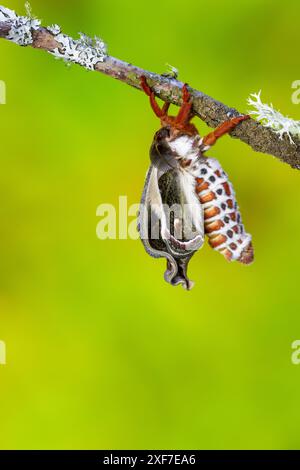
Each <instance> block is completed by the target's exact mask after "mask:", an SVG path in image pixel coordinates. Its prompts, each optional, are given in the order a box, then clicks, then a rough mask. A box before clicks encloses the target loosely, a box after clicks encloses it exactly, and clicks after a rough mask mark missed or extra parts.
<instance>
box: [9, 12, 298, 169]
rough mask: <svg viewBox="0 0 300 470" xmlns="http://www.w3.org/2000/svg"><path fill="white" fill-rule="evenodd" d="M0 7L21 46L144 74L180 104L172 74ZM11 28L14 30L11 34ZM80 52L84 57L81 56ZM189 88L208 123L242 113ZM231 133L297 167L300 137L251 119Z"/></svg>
mask: <svg viewBox="0 0 300 470" xmlns="http://www.w3.org/2000/svg"><path fill="white" fill-rule="evenodd" d="M3 10H4V13H3ZM1 11H2V16H0V19H1V18H2V21H0V38H4V39H8V40H10V41H12V42H15V43H17V44H19V45H22V46H23V45H26V46H27V45H29V46H31V47H34V48H36V49H43V50H45V51H48V52H50V53H51V54H53V55H55V56H57V57H61V58H63V59H65V60H67V61H70V62H74V63H77V64H79V65H82V66H84V67H86V68H89V69H90V70H95V71H97V72H101V73H104V74H105V75H109V76H111V77H113V78H116V79H117V80H120V81H122V82H124V83H127V84H128V85H130V86H133V87H135V88H137V89H139V90H141V85H140V77H141V76H142V75H144V76H146V78H147V81H148V82H149V85H150V86H151V87H152V89H153V90H154V92H155V94H156V96H158V97H159V98H161V99H162V100H164V101H169V102H171V103H173V104H175V105H180V104H181V95H182V86H183V83H182V82H179V81H178V80H176V79H175V78H172V77H170V76H164V75H159V74H155V73H152V72H149V71H147V70H143V69H141V68H139V67H136V66H134V65H132V64H130V63H127V62H124V61H122V60H119V59H116V58H114V57H111V56H109V55H106V53H105V52H106V51H105V50H104V47H102V46H104V44H103V43H99V41H101V40H98V39H97V38H96V43H95V41H94V42H93V41H92V40H89V38H86V37H85V36H84V37H83V36H82V37H81V39H80V40H74V39H72V38H70V37H69V36H67V35H64V34H62V33H61V32H60V28H59V27H57V26H55V27H51V28H49V27H48V28H44V27H41V26H40V23H39V21H37V20H33V19H32V18H27V17H19V16H17V15H15V13H14V12H11V11H10V10H7V9H5V8H3V7H0V15H1ZM7 12H10V13H13V14H14V15H15V17H12V18H11V17H9V15H8V16H5V21H3V18H4V16H3V15H5V14H6V13H7ZM19 19H21V20H22V19H23V23H25V25H26V27H27V32H26V34H27V36H26V37H25V39H24V37H23V36H22V34H23V30H22V32H21V33H20V36H19V35H18V33H19V31H18V27H19V26H18V23H17V20H19ZM22 26H24V24H22ZM12 28H13V30H14V31H13V33H14V34H12ZM28 35H29V38H28ZM97 41H98V43H97ZM99 44H100V45H99ZM84 47H85V49H84ZM101 47H102V49H101ZM83 56H84V58H82V57H83ZM189 91H190V93H191V95H192V98H193V111H194V113H195V114H196V115H197V116H199V117H200V119H202V120H203V121H204V122H206V124H208V125H209V126H210V127H217V126H218V125H219V124H221V123H222V122H223V121H224V120H226V119H228V114H231V115H233V116H238V115H240V114H241V113H240V112H238V111H237V110H236V109H234V108H230V107H229V106H226V105H225V104H223V103H221V102H219V101H217V100H215V99H213V98H211V97H210V96H208V95H206V94H204V93H202V92H201V91H198V90H195V89H193V88H189ZM231 136H232V137H235V138H238V139H240V140H242V141H243V142H245V143H246V144H248V145H250V146H251V147H252V148H253V150H255V151H258V152H263V153H268V154H271V155H273V156H274V157H277V158H279V159H280V160H281V161H283V162H285V163H288V164H289V165H290V166H291V167H293V168H296V169H300V140H299V139H298V138H295V139H294V142H295V143H294V144H293V143H291V142H290V140H289V139H288V137H287V136H284V137H283V139H280V137H279V136H278V135H277V134H276V133H275V132H274V131H273V130H272V129H270V128H266V127H264V126H262V125H261V124H259V123H258V122H257V121H254V120H253V119H250V120H248V121H244V122H243V123H241V124H240V125H239V126H238V127H237V128H236V129H235V130H234V131H233V132H232V133H231Z"/></svg>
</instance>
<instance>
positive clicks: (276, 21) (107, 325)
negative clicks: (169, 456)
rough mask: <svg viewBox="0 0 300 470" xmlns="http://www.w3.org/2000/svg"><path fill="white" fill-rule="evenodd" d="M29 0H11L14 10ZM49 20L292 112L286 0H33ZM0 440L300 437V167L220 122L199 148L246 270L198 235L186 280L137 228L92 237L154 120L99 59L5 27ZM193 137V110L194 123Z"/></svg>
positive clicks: (114, 50) (223, 443) (126, 56)
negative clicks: (295, 350)
mask: <svg viewBox="0 0 300 470" xmlns="http://www.w3.org/2000/svg"><path fill="white" fill-rule="evenodd" d="M23 3H24V2H23V1H8V0H7V1H6V3H5V4H4V5H5V6H6V7H9V8H13V9H15V10H16V11H17V12H18V13H23V12H24V5H23ZM32 8H33V12H34V14H36V15H37V16H38V17H40V18H42V19H43V24H45V25H48V24H52V23H58V24H60V25H61V26H62V28H63V30H64V32H66V33H68V34H71V35H75V34H76V33H77V32H78V31H84V32H86V33H87V34H90V35H94V34H98V35H101V36H102V37H103V38H104V40H105V41H106V42H107V43H108V47H109V52H110V53H111V54H112V55H114V56H116V57H119V58H121V59H123V60H127V61H129V62H132V63H134V64H136V65H140V66H141V67H143V68H146V69H149V70H152V71H156V72H164V71H165V63H166V62H168V63H170V64H172V65H174V66H176V67H178V68H179V71H180V78H181V79H182V80H183V81H186V82H188V83H189V84H190V85H191V86H193V87H195V88H198V89H200V90H202V91H204V92H206V93H208V94H210V95H212V96H214V97H215V98H217V99H220V100H221V101H223V102H225V103H227V104H229V105H232V106H235V107H237V108H238V109H240V110H241V111H246V110H247V105H246V99H247V97H248V95H249V93H251V92H254V91H258V90H260V89H262V90H263V92H262V97H263V100H264V101H266V102H270V101H272V102H273V104H274V105H275V106H276V107H277V108H279V109H280V110H281V111H282V112H284V113H286V114H289V115H291V116H293V117H295V118H298V119H299V115H300V105H298V106H296V105H293V104H292V102H291V94H292V89H291V83H292V82H293V81H294V80H297V79H300V76H299V73H300V72H299V57H298V56H299V18H300V5H299V2H298V0H294V1H293V0H290V1H289V2H282V1H281V0H280V1H279V0H276V1H274V0H272V1H271V0H244V1H243V2H236V1H230V0H226V1H225V0H217V1H214V2H210V1H203V0H202V1H199V0H191V1H190V2H189V3H188V4H185V3H183V2H182V1H177V0H172V1H171V0H167V1H161V0H160V1H158V0H152V1H151V2H141V1H137V0H131V1H130V2H129V1H128V2H125V1H122V0H104V1H99V0H98V1H96V0H94V1H89V2H86V1H66V0H64V1H63V2H62V1H58V0H51V2H50V1H39V0H32ZM0 54H1V60H0V79H1V80H4V81H5V82H6V85H7V104H6V105H5V106H1V107H0V113H1V171H0V195H1V205H0V211H1V212H0V214H1V219H0V224H1V232H0V237H1V244H0V256H1V271H0V278H1V279H0V314H1V322H0V339H1V340H4V341H5V342H6V345H7V365H6V366H0V447H1V448H13V449H15V448H17V449H19V448H25V449H28V448H41V449H48V448H71V449H78V448H86V449H90V448H111V449H114V448H123V449H127V448H161V449H163V448H171V449H172V448H174V449H176V448H177V449H180V448H188V449H189V448H190V449H191V448H199V449H205V448H208V449H211V448H221V449H228V448H286V449H288V448H299V442H300V435H299V420H300V409H299V386H300V365H299V366H296V365H293V364H292V362H291V353H292V349H291V343H292V342H293V341H294V340H296V339H300V315H299V265H300V253H299V247H298V240H299V231H300V220H299V206H300V191H299V174H298V172H297V171H295V170H292V169H291V168H290V167H289V166H287V165H284V164H282V163H280V162H279V161H278V160H277V159H275V158H272V157H271V156H267V155H262V154H258V153H254V152H253V151H252V150H251V148H250V147H248V146H246V145H245V144H243V143H242V142H240V141H238V140H233V139H230V138H229V137H225V138H224V139H223V140H222V141H220V142H219V143H218V145H217V146H216V147H215V148H214V149H212V150H211V151H210V155H211V156H214V157H216V158H218V159H220V161H221V163H222V165H223V166H224V168H225V170H226V171H227V172H228V173H229V175H230V178H231V180H232V182H233V184H234V186H235V189H236V191H237V195H238V200H239V204H240V206H241V210H242V214H243V219H244V222H245V225H246V228H247V230H248V231H249V232H251V233H252V234H253V239H254V246H255V253H256V260H255V263H254V264H253V265H252V266H249V267H247V266H242V265H239V264H238V263H232V264H229V263H227V262H226V261H225V260H224V259H223V257H222V256H220V255H219V254H218V253H216V252H214V251H212V250H211V249H210V248H209V247H205V248H204V249H203V250H202V251H201V252H199V253H198V254H197V255H196V256H194V258H193V259H192V262H191V264H190V277H191V278H192V279H194V280H195V281H196V286H195V288H194V289H193V290H192V291H191V292H186V291H184V290H183V289H181V288H180V287H178V288H172V287H171V286H169V285H168V284H166V283H165V282H164V280H163V272H164V270H165V261H163V260H154V259H152V258H150V257H149V256H148V255H147V254H146V253H145V252H144V248H143V246H142V244H141V243H140V241H133V240H111V241H100V240H98V239H97V238H96V233H95V229H96V225H97V222H98V221H99V218H97V217H96V208H97V206H98V205H99V204H101V203H112V204H117V203H118V197H119V195H127V196H128V203H129V204H132V203H136V202H138V201H139V198H140V194H141V191H142V187H143V183H144V176H145V172H146V169H147V166H148V163H149V157H148V151H149V150H148V149H149V146H150V143H151V140H152V136H153V133H154V132H155V130H156V129H157V126H158V124H159V123H158V120H157V119H156V118H155V117H154V115H153V114H152V113H151V111H150V108H149V105H148V101H147V98H146V97H145V96H144V95H143V94H142V93H139V92H137V91H136V90H134V89H132V88H130V87H129V86H126V85H124V84H122V83H120V82H117V81H115V80H113V79H111V78H109V77H105V76H103V75H101V74H99V73H91V72H87V71H85V70H84V69H81V68H80V67H77V66H72V67H71V68H67V67H66V66H65V64H64V63H63V62H61V61H56V60H54V58H53V57H51V56H50V55H49V54H47V53H45V52H42V51H37V50H33V49H30V48H21V47H18V46H16V45H14V44H11V43H9V42H7V41H4V40H1V42H0ZM197 125H198V127H199V129H200V131H201V132H202V133H207V132H208V129H207V127H206V125H205V124H203V123H201V122H200V120H198V121H197Z"/></svg>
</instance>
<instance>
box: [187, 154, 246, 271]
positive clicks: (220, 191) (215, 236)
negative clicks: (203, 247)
mask: <svg viewBox="0 0 300 470" xmlns="http://www.w3.org/2000/svg"><path fill="white" fill-rule="evenodd" d="M197 173H198V176H197V178H196V192H197V194H198V197H199V200H200V202H201V204H202V207H203V213H204V226H205V233H206V235H207V236H208V238H209V244H210V245H211V247H212V248H214V249H215V250H217V251H219V252H220V253H222V254H223V255H224V256H225V258H226V259H227V260H229V261H233V260H237V261H240V262H241V263H244V264H249V263H251V262H252V261H253V257H254V254H253V247H252V243H251V235H249V234H248V233H245V229H244V225H243V223H242V219H241V215H240V212H239V208H238V205H237V202H236V198H235V192H234V189H233V187H232V184H231V183H230V181H229V180H228V176H227V175H226V173H225V172H224V171H223V169H222V167H221V165H220V164H219V162H218V161H217V160H215V159H213V158H207V159H205V160H203V161H201V163H199V172H198V171H197Z"/></svg>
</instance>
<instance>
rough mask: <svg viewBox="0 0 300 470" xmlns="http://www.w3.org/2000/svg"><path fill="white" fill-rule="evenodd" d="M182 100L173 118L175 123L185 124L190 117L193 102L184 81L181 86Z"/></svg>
mask: <svg viewBox="0 0 300 470" xmlns="http://www.w3.org/2000/svg"><path fill="white" fill-rule="evenodd" d="M182 101H183V102H182V105H181V108H180V110H179V113H178V114H177V117H176V119H175V122H176V124H179V123H180V124H187V123H188V122H189V120H190V119H191V117H192V114H191V110H192V105H193V104H192V100H191V94H190V92H189V90H188V87H187V84H186V83H185V84H184V85H183V87H182Z"/></svg>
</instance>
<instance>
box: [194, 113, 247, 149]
mask: <svg viewBox="0 0 300 470" xmlns="http://www.w3.org/2000/svg"><path fill="white" fill-rule="evenodd" d="M247 119H251V117H250V116H249V115H244V116H237V117H234V118H232V119H229V120H228V121H225V122H223V124H221V125H220V126H219V127H217V128H216V129H215V130H214V131H213V132H210V133H209V134H207V135H206V136H205V137H203V141H202V145H203V146H205V147H211V146H212V145H214V144H215V143H216V141H217V140H218V139H219V138H220V137H222V136H223V135H225V134H228V132H230V131H232V130H233V129H234V128H235V127H236V126H237V125H238V124H239V123H240V122H242V121H246V120H247Z"/></svg>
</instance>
